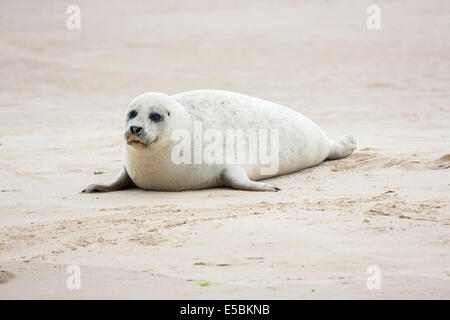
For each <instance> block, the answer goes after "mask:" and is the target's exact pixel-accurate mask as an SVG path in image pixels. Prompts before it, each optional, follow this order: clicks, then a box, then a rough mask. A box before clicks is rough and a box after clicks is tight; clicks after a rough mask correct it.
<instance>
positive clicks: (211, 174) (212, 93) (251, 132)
mask: <svg viewBox="0 0 450 320" xmlns="http://www.w3.org/2000/svg"><path fill="white" fill-rule="evenodd" d="M130 110H131V111H130ZM155 110H156V111H155ZM132 111H135V112H136V113H137V116H136V117H135V118H133V119H128V120H127V131H126V136H127V133H129V132H130V130H132V131H133V130H134V131H138V130H135V129H130V128H132V127H138V128H142V131H141V133H140V135H132V134H130V135H128V138H127V139H128V140H127V142H128V145H127V146H126V150H125V159H124V168H123V170H122V171H123V172H121V174H119V176H118V178H120V176H121V175H122V176H123V175H128V178H129V180H131V182H132V183H134V184H135V185H136V186H137V187H139V188H142V189H147V190H169V191H181V190H196V189H205V188H212V187H221V186H229V187H233V188H237V189H244V190H255V191H277V190H279V188H277V187H273V186H271V185H268V184H265V183H260V182H256V181H258V180H262V179H266V178H271V177H275V176H279V175H284V174H288V173H292V172H295V171H298V170H300V169H304V168H308V167H312V166H315V165H317V164H319V163H321V162H322V161H324V160H325V159H327V158H328V159H339V158H342V157H345V156H348V155H349V154H351V153H352V152H353V151H354V150H355V148H356V143H355V141H354V139H353V137H352V136H350V135H346V136H344V137H342V138H341V139H340V140H337V141H334V140H331V139H329V138H328V137H327V136H326V135H325V133H324V132H323V131H322V130H321V128H320V127H319V126H318V125H317V124H315V123H314V122H313V121H311V120H310V119H308V118H307V117H305V116H304V115H302V114H300V113H298V112H296V111H294V110H292V109H289V108H288V107H285V106H281V105H279V104H276V103H273V102H269V101H266V100H262V99H258V98H255V97H251V96H247V95H243V94H239V93H235V92H228V91H219V90H195V91H187V92H182V93H179V94H176V95H173V96H168V95H165V94H160V93H147V94H143V95H141V96H138V97H137V98H135V99H134V100H133V101H132V102H131V103H130V106H129V108H128V114H130V112H132ZM155 113H158V114H160V115H162V116H163V117H164V119H163V120H159V121H157V122H156V123H155V121H150V120H148V119H146V118H147V117H149V116H150V117H152V115H153V118H158V117H155V116H154V114H155ZM139 115H140V117H141V118H139V117H138V116H139ZM136 118H137V119H136ZM148 121H150V122H148ZM147 122H148V123H147ZM136 124H137V125H136ZM199 127H200V128H201V129H202V131H201V133H200V135H199V132H198V131H199V130H197V132H196V129H198V128H199ZM176 130H179V131H180V132H184V133H186V134H187V135H188V136H189V139H188V140H189V141H188V142H190V144H189V143H188V144H185V146H187V147H186V148H188V149H186V148H184V150H183V152H182V154H183V159H184V160H185V161H184V162H181V163H180V161H177V160H176V159H175V160H174V148H175V147H179V145H178V146H177V143H178V144H180V142H179V141H175V140H174V139H173V138H174V137H173V136H174V133H175V132H176ZM134 131H133V132H134ZM211 132H212V133H214V134H212V135H211V134H208V133H211ZM230 132H232V133H235V135H234V136H233V135H229V133H230ZM264 132H265V133H266V137H267V139H266V140H265V141H267V142H270V143H268V145H267V146H262V145H261V141H259V143H260V144H258V145H255V144H253V145H252V147H250V144H251V143H248V142H249V141H253V142H254V141H255V140H254V138H255V136H256V138H261V137H262V135H260V136H258V134H261V133H264ZM236 133H239V134H236ZM270 134H272V136H271V137H272V138H273V137H275V138H276V139H272V140H271V139H269V136H270ZM205 135H209V138H211V136H213V137H215V139H209V140H210V141H209V142H210V145H211V144H212V143H214V146H215V147H216V149H217V150H219V151H220V149H222V150H227V148H228V149H229V147H230V145H231V144H230V141H229V140H227V139H225V138H227V137H229V136H232V137H233V139H234V138H236V139H239V138H241V140H242V139H243V140H244V142H245V143H243V144H241V147H242V145H244V147H243V148H244V149H245V150H244V152H243V154H244V157H241V159H240V160H241V161H240V162H239V161H238V159H234V160H235V161H232V160H233V159H226V158H227V156H230V154H231V157H233V154H236V156H237V153H238V152H237V151H236V150H237V149H236V148H238V147H237V145H238V144H239V143H238V142H239V141H237V140H234V142H236V143H235V145H234V146H233V148H235V150H234V151H236V152H234V153H233V152H230V150H227V151H226V153H227V154H226V155H223V154H222V155H223V157H221V156H220V155H219V156H217V154H215V155H214V156H215V159H216V160H217V159H219V160H220V159H222V160H223V161H207V160H208V159H204V158H203V156H204V154H203V151H206V150H205V148H206V147H205V145H208V143H206V142H205V141H204V140H205ZM130 136H131V137H141V136H142V137H144V138H142V139H141V138H136V139H137V140H133V139H134V138H129V137H130ZM220 137H222V138H223V139H222V140H221V139H219V138H220ZM252 139H253V140H252ZM199 140H200V142H199ZM260 140H261V139H260ZM263 140H264V139H263ZM130 141H131V142H130ZM199 144H202V146H201V147H199ZM245 145H248V146H249V147H248V148H245ZM261 147H263V149H264V150H263V151H264V152H263V153H266V155H267V153H269V154H270V152H274V151H277V152H276V153H277V154H276V155H275V156H276V159H275V160H276V162H277V163H276V168H275V169H276V170H268V167H270V165H268V164H267V163H264V164H263V163H262V161H261V159H257V160H256V161H248V160H249V158H250V157H251V155H253V156H254V155H257V156H258V155H261V150H256V149H260V148H261ZM252 148H253V149H252ZM255 148H256V149H255ZM198 150H200V152H198ZM217 150H216V151H217ZM187 154H189V155H188V156H186V155H187ZM213 154H214V153H213ZM175 155H177V154H176V153H175ZM241 155H242V153H241ZM272 155H273V154H272ZM235 158H236V157H235ZM227 160H228V161H227ZM229 160H231V161H229ZM272 165H273V164H272ZM264 169H265V170H264ZM272 169H274V168H272ZM122 178H123V177H122ZM116 180H117V179H116ZM122 180H126V179H122ZM129 182H130V181H129ZM123 183H125V182H123ZM94 185H95V184H94ZM110 185H114V183H113V182H112V183H111V184H110ZM119 188H122V186H121V187H119ZM112 189H113V190H114V187H112ZM86 191H110V190H107V188H106V189H105V188H103V190H102V188H96V187H95V186H94V187H93V186H92V185H91V186H90V187H88V188H87V189H86Z"/></svg>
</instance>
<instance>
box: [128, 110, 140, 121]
mask: <svg viewBox="0 0 450 320" xmlns="http://www.w3.org/2000/svg"><path fill="white" fill-rule="evenodd" d="M137 114H138V113H137V111H136V110H131V111H130V112H129V113H128V119H133V118H136V116H137Z"/></svg>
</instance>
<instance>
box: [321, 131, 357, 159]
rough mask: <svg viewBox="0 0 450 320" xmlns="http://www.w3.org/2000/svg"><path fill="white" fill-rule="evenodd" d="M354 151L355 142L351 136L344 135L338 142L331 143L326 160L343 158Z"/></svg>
mask: <svg viewBox="0 0 450 320" xmlns="http://www.w3.org/2000/svg"><path fill="white" fill-rule="evenodd" d="M355 149H356V141H355V138H353V136H352V135H349V134H348V135H345V136H343V137H342V138H340V139H339V140H335V141H331V151H330V153H329V154H328V157H327V159H328V160H336V159H341V158H345V157H347V156H349V155H351V154H352V153H353V151H355Z"/></svg>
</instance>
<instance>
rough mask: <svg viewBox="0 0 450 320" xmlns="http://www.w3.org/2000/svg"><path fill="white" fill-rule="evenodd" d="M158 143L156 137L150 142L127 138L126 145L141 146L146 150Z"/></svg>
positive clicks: (134, 137) (137, 138) (133, 137)
mask: <svg viewBox="0 0 450 320" xmlns="http://www.w3.org/2000/svg"><path fill="white" fill-rule="evenodd" d="M157 141H158V137H155V139H154V140H153V141H151V142H148V141H144V140H141V139H140V138H139V137H136V136H131V137H128V138H127V144H128V145H130V146H141V147H145V148H148V147H149V146H150V145H152V144H154V143H155V142H157Z"/></svg>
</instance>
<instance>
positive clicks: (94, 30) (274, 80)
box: [0, 0, 450, 299]
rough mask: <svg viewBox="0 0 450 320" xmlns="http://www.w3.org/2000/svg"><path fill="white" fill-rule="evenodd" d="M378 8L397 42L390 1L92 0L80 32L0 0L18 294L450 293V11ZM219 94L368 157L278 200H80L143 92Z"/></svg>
mask: <svg viewBox="0 0 450 320" xmlns="http://www.w3.org/2000/svg"><path fill="white" fill-rule="evenodd" d="M375 2H376V3H378V4H379V5H380V7H381V10H382V11H381V12H382V25H381V29H380V30H368V29H367V28H366V19H367V15H366V8H367V6H368V5H369V4H371V3H372V1H356V0H355V1H343V0H341V1H320V2H319V1H312V0H311V1H283V2H279V1H277V2H261V1H227V2H221V3H215V2H211V1H206V0H205V1H203V0H202V1H188V2H176V1H168V2H164V4H163V3H160V1H158V2H157V1H155V2H139V1H127V4H125V3H123V2H120V1H95V2H92V1H77V4H78V5H79V6H80V8H81V30H74V31H69V30H68V29H67V28H66V19H67V17H68V15H67V14H66V9H67V3H65V2H61V1H33V2H30V1H1V2H0V7H1V12H2V13H1V17H0V48H1V50H0V52H1V54H0V70H1V77H0V144H1V145H0V190H1V192H0V265H1V266H0V298H2V299H10V298H21V299H26V298H44V299H54V298H64V299H72V298H74V299H79V298H176V299H183V298H189V299H204V298H211V299H218V298H235V299H245V298H266V299H270V298H272V299H322V298H330V299H339V298H349V299H380V298H387V299H394V298H403V299H410V298H419V299H428V298H438V299H448V298H450V257H449V253H450V212H449V204H450V192H449V190H450V189H449V186H450V179H449V178H450V173H449V167H450V145H449V141H450V140H449V139H450V130H449V123H450V90H449V89H450V41H449V39H450V13H449V12H450V3H449V2H448V1H446V0H440V1H419V0H415V1H411V0H404V1H400V0H399V1H390V2H383V3H380V2H378V1H375ZM207 88H209V89H223V90H231V91H237V92H241V93H245V94H249V95H253V96H257V97H260V98H264V99H267V100H271V101H274V102H277V103H279V104H283V105H287V106H289V107H291V108H293V109H295V110H297V111H299V112H302V113H303V114H305V115H306V116H308V117H310V118H311V119H312V120H314V121H315V122H316V123H317V124H319V125H320V126H321V127H322V128H323V130H324V131H325V132H326V133H327V134H328V135H329V136H330V137H332V138H337V137H340V136H341V135H343V134H347V133H351V134H353V135H354V136H355V137H356V139H357V141H358V149H357V150H356V152H355V153H354V154H353V155H352V156H350V157H349V158H346V159H343V160H337V161H329V162H325V163H323V164H321V165H320V166H318V167H315V168H311V169H307V170H303V171H300V172H298V173H295V174H291V175H287V176H283V177H279V178H275V179H271V180H269V181H268V182H269V183H271V184H274V185H277V186H279V187H281V188H282V191H281V192H277V193H259V192H244V191H237V190H230V189H211V190H203V191H193V192H150V191H142V190H138V189H130V190H125V191H120V192H114V193H97V194H80V193H79V191H81V190H82V189H83V188H84V187H85V186H86V185H87V184H88V183H90V182H92V181H94V180H99V181H104V180H108V179H110V178H112V177H113V176H114V175H115V174H116V172H117V171H118V170H119V168H120V165H121V158H122V152H123V144H124V141H123V137H122V125H123V117H124V113H125V108H126V106H127V103H128V102H129V101H130V100H131V99H132V98H133V97H135V96H136V95H138V94H140V93H143V92H146V91H161V92H165V93H168V94H174V93H177V92H180V91H185V90H191V89H207ZM70 265H77V266H79V267H80V270H81V278H80V279H81V289H80V290H69V289H68V288H67V287H66V280H67V277H68V274H67V273H66V268H67V266H70ZM372 265H375V266H378V267H379V270H380V271H381V278H380V279H381V283H380V285H381V286H380V289H369V288H368V287H367V280H368V277H369V276H370V275H369V274H367V273H366V272H367V268H368V267H369V266H372Z"/></svg>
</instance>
